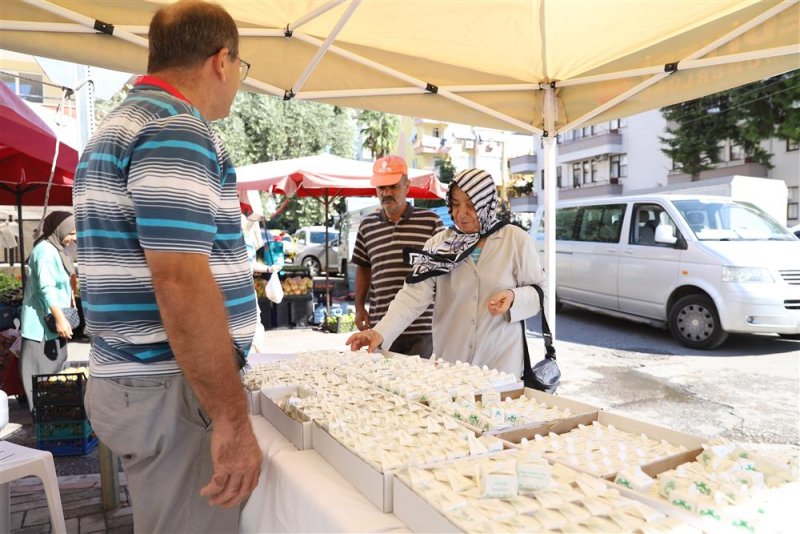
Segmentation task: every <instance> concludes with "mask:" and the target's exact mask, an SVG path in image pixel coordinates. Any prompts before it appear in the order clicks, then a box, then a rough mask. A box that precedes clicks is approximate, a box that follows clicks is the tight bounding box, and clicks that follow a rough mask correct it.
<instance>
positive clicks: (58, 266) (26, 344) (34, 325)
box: [20, 211, 76, 410]
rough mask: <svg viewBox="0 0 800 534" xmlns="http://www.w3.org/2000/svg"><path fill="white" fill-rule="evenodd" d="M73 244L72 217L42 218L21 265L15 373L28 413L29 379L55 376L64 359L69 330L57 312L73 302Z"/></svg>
mask: <svg viewBox="0 0 800 534" xmlns="http://www.w3.org/2000/svg"><path fill="white" fill-rule="evenodd" d="M75 245H76V238H75V219H74V217H73V216H72V214H71V213H69V212H67V211H54V212H52V213H50V214H49V215H48V216H47V218H45V220H44V225H43V226H42V233H41V235H39V237H37V238H36V241H35V242H34V244H33V250H32V251H31V255H30V256H29V257H28V261H27V265H26V266H25V269H26V273H27V279H26V282H25V296H24V298H23V301H22V332H21V334H22V350H21V351H20V360H21V362H20V365H21V368H20V374H21V376H22V382H23V385H24V386H25V394H26V395H27V397H28V406H29V408H30V409H31V410H33V392H32V387H33V386H32V380H33V376H34V375H39V374H51V373H57V372H59V371H60V370H61V369H62V368H63V366H64V362H65V361H66V360H67V340H69V339H71V338H72V328H71V327H70V325H69V322H68V321H67V319H66V317H65V316H64V311H63V310H64V308H68V307H71V306H74V303H75V300H74V298H73V294H72V284H71V278H72V275H73V274H75V266H74V264H73V257H74V256H75ZM49 314H53V317H54V318H55V327H56V330H55V331H53V330H51V329H50V328H49V327H48V326H47V324H46V322H45V317H46V316H47V315H49Z"/></svg>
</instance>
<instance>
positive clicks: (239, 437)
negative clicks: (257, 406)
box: [200, 419, 262, 508]
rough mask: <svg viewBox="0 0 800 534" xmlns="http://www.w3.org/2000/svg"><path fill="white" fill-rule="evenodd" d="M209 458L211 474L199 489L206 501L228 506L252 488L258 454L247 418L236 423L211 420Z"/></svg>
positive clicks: (259, 457) (259, 456) (257, 465)
mask: <svg viewBox="0 0 800 534" xmlns="http://www.w3.org/2000/svg"><path fill="white" fill-rule="evenodd" d="M211 461H212V465H213V469H214V474H213V475H212V476H211V481H210V482H209V483H208V484H207V485H206V486H205V487H203V488H202V489H201V490H200V495H202V496H203V497H208V502H209V504H211V505H212V506H222V507H223V508H230V507H231V506H236V505H237V504H239V503H241V502H242V501H244V500H245V499H246V498H247V497H248V496H249V495H250V493H252V492H253V490H254V489H255V488H256V485H258V476H259V474H260V473H261V461H262V454H261V448H260V447H259V446H258V442H257V441H256V437H255V435H254V434H253V429H252V427H251V426H250V422H249V421H248V420H246V419H245V420H244V422H243V424H240V425H231V424H221V425H217V423H216V422H215V423H214V428H213V430H212V432H211Z"/></svg>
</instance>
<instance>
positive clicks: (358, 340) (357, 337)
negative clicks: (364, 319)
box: [345, 330, 383, 352]
mask: <svg viewBox="0 0 800 534" xmlns="http://www.w3.org/2000/svg"><path fill="white" fill-rule="evenodd" d="M345 343H346V344H347V345H350V350H352V351H356V350H358V349H360V348H361V347H369V348H368V349H367V350H369V352H375V350H377V348H378V346H379V345H380V344H381V343H383V336H382V335H380V334H379V333H378V332H376V331H375V330H364V331H363V332H356V333H355V334H353V335H352V336H350V337H349V338H347V341H345Z"/></svg>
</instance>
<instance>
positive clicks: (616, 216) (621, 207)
mask: <svg viewBox="0 0 800 534" xmlns="http://www.w3.org/2000/svg"><path fill="white" fill-rule="evenodd" d="M581 215H582V217H581V222H580V231H579V232H578V241H595V242H599V243H617V242H619V236H620V232H621V230H622V217H623V215H625V204H612V205H608V206H588V207H585V208H582V209H581Z"/></svg>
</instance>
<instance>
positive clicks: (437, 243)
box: [347, 169, 544, 376]
mask: <svg viewBox="0 0 800 534" xmlns="http://www.w3.org/2000/svg"><path fill="white" fill-rule="evenodd" d="M447 205H448V208H449V210H450V215H451V216H452V218H453V222H454V223H455V226H456V228H450V229H448V230H447V231H445V232H440V233H439V234H437V235H435V236H434V237H432V238H431V239H429V240H428V242H427V243H426V244H425V246H424V248H423V249H422V251H413V252H409V253H408V257H409V261H411V262H412V264H413V266H414V267H413V270H412V273H411V274H410V275H409V276H408V278H407V279H406V283H405V285H404V286H403V289H402V290H401V291H400V292H399V293H398V294H397V296H396V297H395V299H394V301H393V302H392V304H391V305H390V306H389V310H388V312H387V313H386V315H385V316H384V318H383V319H382V320H381V321H380V322H379V323H378V324H377V325H375V327H374V328H373V329H371V330H364V331H363V332H358V333H355V334H353V335H352V336H350V338H349V339H348V340H347V344H348V345H350V348H351V349H352V350H358V349H359V348H361V347H369V350H370V351H374V350H375V349H377V348H378V346H380V345H383V346H385V347H388V346H391V344H392V342H393V341H394V339H395V338H396V337H397V336H398V335H399V334H400V333H401V332H403V330H404V329H405V328H406V326H408V325H409V324H410V323H411V322H412V321H413V320H414V319H415V318H416V317H417V316H419V314H421V313H422V312H423V311H424V310H425V309H426V308H427V307H428V305H429V304H430V303H431V302H433V303H434V310H433V351H434V354H435V355H436V356H437V357H439V358H443V359H445V360H448V361H457V360H461V361H465V362H468V363H470V364H473V365H479V366H483V365H487V366H489V367H490V368H494V369H498V370H500V371H505V372H508V373H514V374H515V375H516V376H521V375H522V369H523V360H522V358H523V354H524V346H523V343H525V338H524V334H523V330H522V327H521V323H520V322H521V321H524V320H525V319H527V318H528V317H532V316H534V315H536V314H537V313H538V312H539V310H540V309H541V303H540V302H539V296H538V295H537V293H536V291H535V289H534V288H533V287H531V286H532V284H538V285H542V283H543V281H544V273H543V271H542V268H541V265H540V263H539V257H538V254H537V253H536V249H535V248H534V246H533V242H532V241H531V239H530V238H529V237H528V235H527V234H526V233H525V232H524V231H523V230H521V229H520V228H517V227H515V226H512V225H507V224H505V222H504V221H500V220H498V219H497V190H496V188H495V184H494V180H493V179H492V177H491V175H490V174H489V173H487V172H486V171H482V170H480V169H469V170H466V171H463V172H461V173H459V174H458V175H457V176H456V177H455V179H454V180H453V181H452V182H451V183H450V187H449V189H448V192H447Z"/></svg>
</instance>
